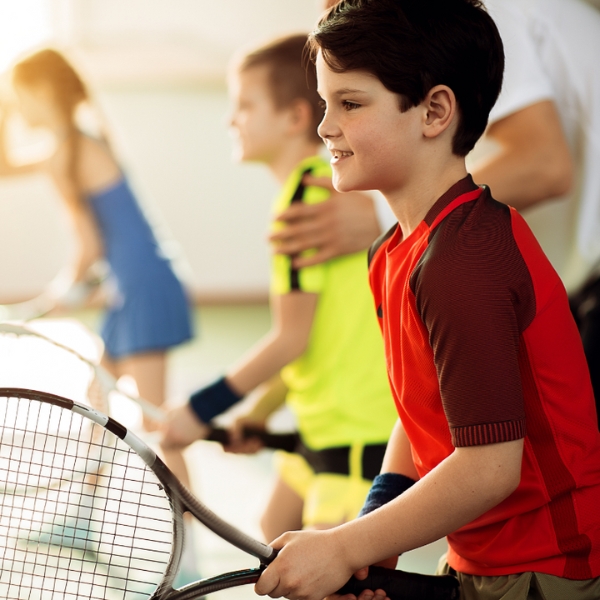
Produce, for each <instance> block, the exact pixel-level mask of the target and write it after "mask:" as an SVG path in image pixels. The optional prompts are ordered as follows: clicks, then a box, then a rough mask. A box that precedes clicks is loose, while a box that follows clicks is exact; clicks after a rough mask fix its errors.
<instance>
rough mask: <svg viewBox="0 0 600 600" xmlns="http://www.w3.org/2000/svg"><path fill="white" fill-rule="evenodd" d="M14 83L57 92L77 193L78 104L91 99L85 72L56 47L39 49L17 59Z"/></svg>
mask: <svg viewBox="0 0 600 600" xmlns="http://www.w3.org/2000/svg"><path fill="white" fill-rule="evenodd" d="M12 81H13V84H16V85H20V86H23V87H25V88H35V87H37V86H39V85H46V86H48V87H49V88H50V89H51V90H52V92H53V101H54V102H55V103H56V107H57V108H58V109H59V111H60V112H61V113H62V116H63V117H64V119H65V123H66V124H67V127H68V130H67V135H66V140H65V142H64V143H65V145H66V148H67V153H68V154H67V156H68V159H67V175H68V177H69V179H70V180H71V182H72V184H73V190H74V193H75V194H76V196H78V197H79V196H80V193H81V191H80V190H81V188H80V185H79V182H78V176H77V163H78V150H79V147H78V146H79V129H78V127H77V121H76V111H77V108H78V107H79V106H80V105H81V104H82V103H83V102H90V100H91V98H90V94H89V92H88V89H87V86H86V85H85V83H84V81H83V79H82V78H81V76H80V75H79V74H78V73H77V71H76V70H75V68H74V67H73V66H72V65H71V63H70V62H69V61H68V60H67V59H66V58H65V57H64V56H63V55H62V54H61V53H60V52H59V51H58V50H54V49H53V48H45V49H43V50H39V51H37V52H35V53H33V54H30V55H29V56H27V57H25V58H24V59H22V60H20V61H19V62H17V63H16V64H15V65H14V66H13V69H12Z"/></svg>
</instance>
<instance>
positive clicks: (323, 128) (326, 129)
mask: <svg viewBox="0 0 600 600" xmlns="http://www.w3.org/2000/svg"><path fill="white" fill-rule="evenodd" d="M317 133H318V134H319V137H321V138H322V139H324V140H325V139H327V138H332V137H334V135H335V134H334V128H333V127H332V124H331V119H330V118H329V117H328V115H327V113H325V115H324V116H323V120H322V121H321V122H320V123H319V127H317Z"/></svg>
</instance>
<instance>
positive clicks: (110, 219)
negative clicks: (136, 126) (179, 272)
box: [88, 178, 170, 291]
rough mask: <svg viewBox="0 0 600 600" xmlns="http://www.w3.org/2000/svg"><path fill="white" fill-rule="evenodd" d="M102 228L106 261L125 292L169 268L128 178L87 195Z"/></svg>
mask: <svg viewBox="0 0 600 600" xmlns="http://www.w3.org/2000/svg"><path fill="white" fill-rule="evenodd" d="M88 200H89V202H90V205H91V207H92V210H93V212H94V215H95V217H96V221H97V223H98V226H99V228H100V233H101V236H102V240H103V243H104V253H105V258H106V260H107V261H108V263H109V265H110V268H111V271H112V273H113V275H114V276H115V277H116V279H117V281H118V284H119V288H121V289H122V290H123V291H124V290H125V289H126V288H127V287H129V286H130V285H137V284H138V283H139V282H140V280H143V279H147V278H148V277H149V276H150V277H152V276H154V274H155V273H156V270H159V271H162V270H163V269H165V268H166V269H169V270H170V265H169V263H168V261H167V260H166V259H165V258H164V257H163V256H162V255H161V251H160V247H159V245H158V243H157V241H156V238H155V236H154V233H153V231H152V229H151V227H150V225H149V223H148V221H147V219H146V217H145V216H144V214H143V212H142V211H141V209H140V207H139V205H138V203H137V201H136V199H135V196H134V195H133V193H132V191H131V188H130V187H129V185H128V183H127V181H126V179H124V178H123V179H121V180H120V181H118V182H117V183H115V185H113V186H111V187H109V188H106V189H104V190H102V191H101V192H98V193H95V194H92V195H90V196H88Z"/></svg>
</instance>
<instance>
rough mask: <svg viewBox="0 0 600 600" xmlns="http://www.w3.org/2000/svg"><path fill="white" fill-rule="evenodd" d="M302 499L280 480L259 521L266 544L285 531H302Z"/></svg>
mask: <svg viewBox="0 0 600 600" xmlns="http://www.w3.org/2000/svg"><path fill="white" fill-rule="evenodd" d="M303 508H304V501H303V500H302V498H301V497H300V496H299V495H298V494H297V493H296V492H295V491H294V490H293V489H292V488H291V487H290V486H289V485H287V483H284V482H283V481H282V480H281V479H277V481H276V483H275V488H274V489H273V493H272V494H271V498H270V499H269V503H268V504H267V508H266V509H265V512H264V513H263V516H262V517H261V520H260V527H261V529H262V532H263V535H264V536H265V539H266V540H267V542H272V541H273V540H274V539H275V538H277V537H279V536H280V535H281V534H282V533H285V532H286V531H297V530H298V529H302V509H303Z"/></svg>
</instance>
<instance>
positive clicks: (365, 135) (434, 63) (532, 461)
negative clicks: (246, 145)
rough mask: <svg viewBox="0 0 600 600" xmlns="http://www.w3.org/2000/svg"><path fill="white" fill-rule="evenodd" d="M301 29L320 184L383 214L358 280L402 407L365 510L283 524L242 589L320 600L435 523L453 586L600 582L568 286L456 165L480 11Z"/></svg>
mask: <svg viewBox="0 0 600 600" xmlns="http://www.w3.org/2000/svg"><path fill="white" fill-rule="evenodd" d="M311 40H312V41H311V47H312V51H313V56H314V57H315V58H316V65H317V74H318V80H319V93H320V94H321V96H322V98H323V99H324V101H325V103H326V107H327V108H326V114H325V117H324V119H323V121H322V123H321V125H320V126H319V134H320V135H321V137H322V138H323V139H324V140H325V142H326V144H327V146H328V148H329V150H330V152H331V154H332V161H331V163H332V166H333V173H334V175H333V180H334V185H335V187H336V189H338V190H339V191H349V190H368V189H378V190H380V191H381V192H382V193H383V194H384V196H385V197H386V199H387V201H388V202H389V204H390V206H391V208H392V210H393V211H394V214H395V215H396V217H397V219H398V225H396V226H395V227H393V228H392V230H390V231H389V232H388V233H387V234H385V235H384V236H382V238H380V239H379V240H378V241H377V242H376V244H375V245H374V246H373V248H372V249H371V253H370V281H371V287H372V290H373V294H374V297H375V306H376V309H377V312H378V316H379V319H380V325H381V328H382V332H383V336H384V342H385V348H386V357H387V366H388V375H389V379H390V383H391V386H392V391H393V394H394V400H395V403H396V407H397V409H398V414H399V417H400V419H399V421H398V423H397V425H396V428H395V430H394V433H393V434H392V438H391V440H390V443H389V445H388V451H387V453H386V457H385V460H384V464H383V468H382V474H381V475H380V476H378V478H376V480H375V482H374V484H373V488H372V490H371V493H370V496H369V498H368V499H367V503H366V505H365V508H364V509H363V515H364V516H363V517H362V518H359V519H357V520H355V521H352V522H350V523H348V524H345V525H343V526H341V527H338V528H335V529H332V530H329V531H327V532H304V533H301V534H285V535H284V536H282V537H280V538H279V539H278V540H276V541H275V542H274V543H273V546H274V547H275V548H278V549H280V552H279V555H278V557H277V559H276V560H275V561H274V562H273V563H272V564H271V565H270V566H269V567H268V568H267V569H266V571H265V572H264V574H263V576H262V577H261V579H260V581H259V582H258V584H257V586H256V591H257V593H259V594H269V595H271V596H273V597H277V596H286V597H288V598H291V599H294V600H295V599H297V598H302V599H303V600H320V599H321V598H323V597H324V596H326V595H327V594H330V593H332V592H333V591H334V590H336V589H338V588H339V587H340V586H341V585H342V584H343V583H344V581H345V580H346V579H347V578H348V577H349V576H350V574H352V573H354V572H357V573H358V576H359V577H362V576H364V574H365V570H366V567H367V566H368V565H372V564H376V563H380V562H382V561H385V559H386V558H388V561H387V563H390V561H389V557H392V559H391V561H392V562H394V560H395V557H397V556H398V555H399V554H401V553H403V552H406V551H408V550H411V549H414V548H417V547H419V546H422V545H424V544H427V543H428V542H431V541H434V540H436V539H438V538H440V537H443V536H446V537H447V538H448V543H449V553H448V565H449V568H451V569H453V570H454V571H455V572H457V574H458V577H459V579H460V581H461V590H462V591H461V594H462V596H461V597H462V598H463V599H469V600H470V599H472V598H473V599H476V598H485V599H486V600H487V599H492V598H493V599H497V600H500V599H501V598H506V597H508V596H505V595H504V594H506V593H507V591H508V590H511V592H510V593H511V594H512V595H510V598H511V600H513V598H514V599H523V600H524V599H527V598H539V597H544V598H545V599H546V600H564V599H565V598H577V599H580V600H584V599H585V600H591V599H593V598H598V597H600V579H598V578H599V576H600V512H599V511H598V509H597V507H598V506H600V468H599V465H600V434H599V433H598V431H597V429H596V427H595V426H593V425H592V424H594V423H595V422H596V421H595V406H594V399H593V394H592V390H591V384H590V378H589V373H588V371H587V367H586V362H585V357H584V355H583V350H582V347H581V341H580V339H579V336H578V333H577V329H576V327H575V324H574V322H573V319H572V317H571V315H570V312H569V307H568V302H567V296H566V293H565V290H564V288H563V286H562V284H561V282H560V280H559V278H558V276H557V274H556V273H555V271H554V270H553V269H552V267H551V265H550V263H549V262H548V260H547V259H546V257H545V256H544V254H543V252H542V251H541V249H540V247H539V245H538V244H537V242H536V240H535V238H534V237H533V235H532V233H531V232H530V230H529V228H528V227H527V225H526V224H525V222H524V221H523V219H522V218H521V217H520V216H519V215H518V213H517V212H516V211H514V210H513V209H510V208H508V207H507V206H505V205H502V204H500V203H498V202H496V201H495V200H494V199H493V197H492V193H493V190H492V191H490V190H489V189H487V188H480V187H478V186H476V185H475V184H474V183H473V180H472V179H471V177H470V176H469V175H468V173H467V171H466V167H465V160H464V157H465V156H466V154H467V153H468V152H469V151H470V150H471V148H472V147H473V145H474V144H475V142H476V140H477V139H478V138H479V137H480V136H481V134H482V133H483V131H484V129H485V127H486V123H487V118H488V114H489V111H490V109H491V107H492V106H493V104H494V102H495V101H496V98H497V96H498V93H499V91H500V87H501V81H502V70H503V51H502V43H501V41H500V38H499V35H498V32H497V29H496V27H495V25H494V23H493V21H492V20H491V18H490V17H489V16H488V15H487V13H486V12H485V10H484V9H483V7H482V5H481V3H480V2H478V1H477V0H432V1H431V2H428V3H422V2H415V1H412V0H342V2H340V3H339V4H338V5H337V6H336V7H335V8H333V9H332V10H331V11H330V12H329V13H327V14H326V15H325V17H324V18H323V19H322V21H321V23H320V24H319V27H318V28H317V30H316V31H315V32H313V34H312V37H311ZM499 590H502V591H499ZM379 596H381V593H377V594H376V597H379ZM369 597H373V593H372V592H371V593H370V592H367V593H365V594H364V598H365V600H366V598H369Z"/></svg>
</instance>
